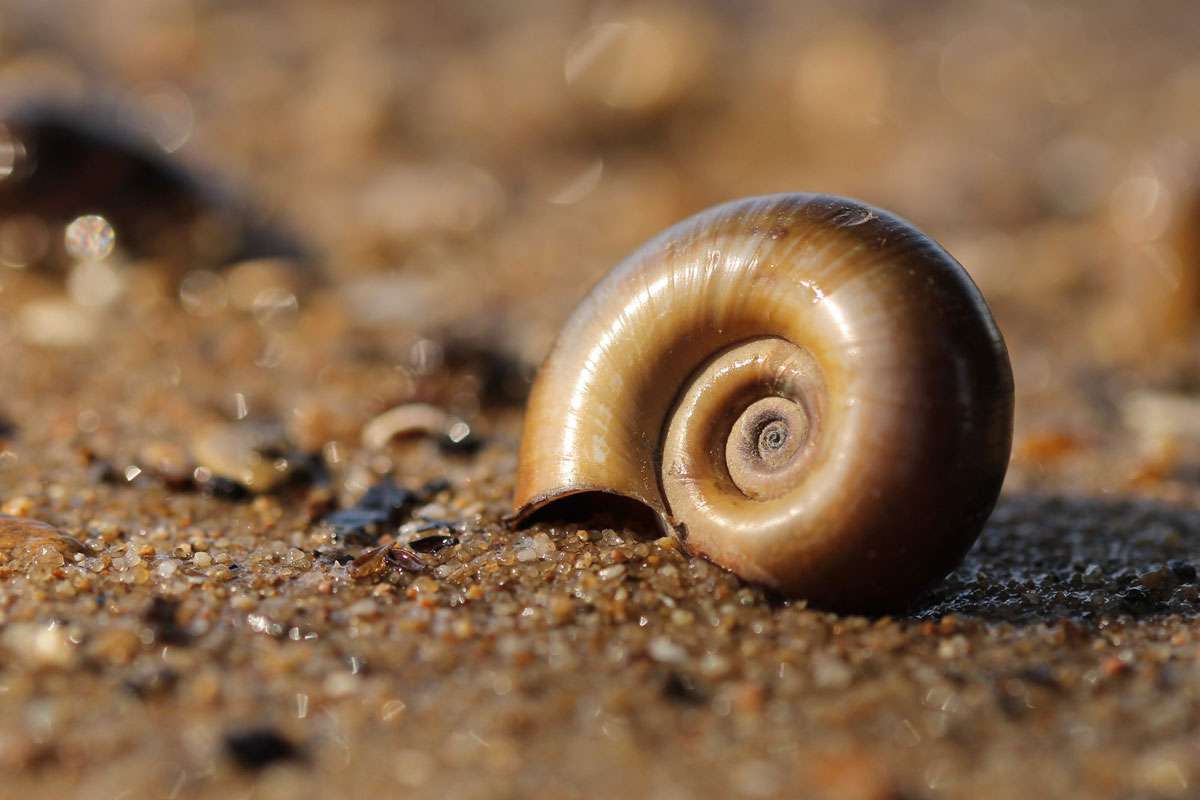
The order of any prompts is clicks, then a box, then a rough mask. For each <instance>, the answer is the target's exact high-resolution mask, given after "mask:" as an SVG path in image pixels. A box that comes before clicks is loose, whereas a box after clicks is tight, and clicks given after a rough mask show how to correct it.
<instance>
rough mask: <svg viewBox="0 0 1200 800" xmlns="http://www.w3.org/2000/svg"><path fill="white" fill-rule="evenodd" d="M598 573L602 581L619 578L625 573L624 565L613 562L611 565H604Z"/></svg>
mask: <svg viewBox="0 0 1200 800" xmlns="http://www.w3.org/2000/svg"><path fill="white" fill-rule="evenodd" d="M598 574H599V575H600V580H602V581H609V580H612V579H613V578H619V577H621V576H622V575H624V574H625V565H624V564H613V565H612V566H611V567H605V568H604V569H602V570H600V572H599V573H598Z"/></svg>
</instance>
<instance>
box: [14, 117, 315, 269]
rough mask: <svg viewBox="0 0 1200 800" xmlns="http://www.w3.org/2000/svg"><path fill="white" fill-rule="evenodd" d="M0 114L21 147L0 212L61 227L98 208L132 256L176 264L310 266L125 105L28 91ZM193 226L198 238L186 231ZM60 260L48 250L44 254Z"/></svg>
mask: <svg viewBox="0 0 1200 800" xmlns="http://www.w3.org/2000/svg"><path fill="white" fill-rule="evenodd" d="M0 121H2V122H3V124H4V126H5V128H6V129H7V130H8V132H9V134H10V135H11V136H12V137H13V138H14V139H15V140H16V142H17V144H18V152H19V153H21V157H20V158H19V159H18V161H17V163H16V165H15V168H14V171H13V172H12V174H11V175H10V176H9V177H8V179H6V180H5V181H4V182H3V183H0V218H2V217H7V216H11V215H16V214H31V215H33V216H36V217H39V218H40V219H41V220H43V221H44V222H46V223H48V224H51V225H66V224H68V223H70V222H71V221H72V220H74V219H76V218H77V217H79V216H81V215H84V214H98V215H100V216H102V217H104V218H105V219H106V220H107V221H108V222H109V223H110V224H111V225H112V226H113V228H114V229H115V231H116V233H117V241H118V243H119V244H120V246H121V247H122V248H124V249H125V250H126V251H127V252H129V253H130V254H131V255H132V256H134V257H136V258H143V257H145V258H153V259H156V260H158V261H160V262H163V263H167V264H172V265H175V266H176V267H177V268H178V269H180V270H182V269H185V268H194V267H196V266H205V265H221V264H229V263H234V262H237V261H243V260H247V259H252V258H265V257H271V256H274V257H282V258H287V259H289V260H291V261H294V262H297V263H311V259H310V257H309V256H308V254H307V252H306V248H304V247H303V246H301V245H300V244H299V243H298V242H297V241H296V240H295V239H294V238H293V237H292V236H291V235H289V234H286V233H283V232H282V231H281V230H280V228H279V226H278V225H277V224H273V223H268V222H267V221H266V220H265V219H264V218H263V216H262V215H261V214H259V213H258V212H257V211H256V210H254V209H252V208H251V205H250V203H248V202H247V201H246V200H245V199H243V198H241V197H239V196H238V195H237V194H236V193H234V192H231V191H229V190H228V189H227V188H226V187H224V186H222V185H220V184H219V182H218V181H216V180H215V179H213V178H212V177H211V176H206V175H202V174H201V173H200V172H199V171H198V170H196V169H194V168H192V167H190V166H187V165H185V164H184V162H183V161H182V160H180V159H179V158H178V157H176V156H173V155H171V154H170V153H168V152H167V151H166V150H164V149H163V147H162V146H160V145H159V144H158V143H157V142H156V141H155V140H154V138H153V137H152V136H151V135H150V128H149V126H148V125H145V124H142V123H141V121H140V119H139V114H138V113H137V109H136V108H131V107H130V106H129V104H128V103H125V102H123V101H120V100H118V99H116V98H108V99H99V100H90V101H88V102H85V103H68V102H63V101H60V100H49V99H40V98H35V99H32V100H26V101H23V102H20V103H17V104H15V105H12V106H10V107H9V108H7V109H5V110H4V111H3V113H0ZM201 229H203V230H205V231H208V235H204V236H198V235H196V234H197V233H198V232H199V231H200V230H201ZM61 238H62V237H61V236H58V237H55V239H56V240H61ZM65 258H66V256H65V253H64V252H62V251H57V252H51V253H48V254H47V258H46V261H47V262H49V263H50V264H54V263H59V264H61V263H65Z"/></svg>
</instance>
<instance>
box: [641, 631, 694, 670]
mask: <svg viewBox="0 0 1200 800" xmlns="http://www.w3.org/2000/svg"><path fill="white" fill-rule="evenodd" d="M646 652H647V653H649V655H650V657H651V658H653V659H654V660H655V661H660V662H662V663H664V664H681V663H683V662H684V661H687V657H688V652H687V650H685V649H684V648H683V647H682V646H680V645H678V644H676V643H675V642H673V641H671V640H670V639H668V638H666V637H665V636H658V637H655V638H653V639H651V640H650V644H649V646H648V647H647V648H646Z"/></svg>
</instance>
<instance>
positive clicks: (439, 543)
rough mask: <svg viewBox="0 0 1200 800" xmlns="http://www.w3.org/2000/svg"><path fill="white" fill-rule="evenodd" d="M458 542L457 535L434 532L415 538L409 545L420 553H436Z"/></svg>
mask: <svg viewBox="0 0 1200 800" xmlns="http://www.w3.org/2000/svg"><path fill="white" fill-rule="evenodd" d="M456 544H458V539H457V538H456V537H454V536H450V535H448V534H445V533H434V534H431V535H429V536H422V537H421V538H420V539H414V540H413V541H411V542H409V543H408V546H409V547H410V548H412V549H413V550H416V551H417V552H418V553H436V552H438V551H439V550H444V549H445V548H447V547H453V546H454V545H456Z"/></svg>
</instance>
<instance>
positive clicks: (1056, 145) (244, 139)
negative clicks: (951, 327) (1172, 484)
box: [0, 0, 1200, 486]
mask: <svg viewBox="0 0 1200 800" xmlns="http://www.w3.org/2000/svg"><path fill="white" fill-rule="evenodd" d="M1194 17H1195V11H1194V9H1193V8H1192V6H1191V5H1190V4H1188V3H1184V2H1179V3H1169V2H1164V3H1156V4H1154V6H1153V8H1152V9H1149V10H1148V9H1146V8H1144V7H1142V6H1137V5H1134V4H1102V5H1101V6H1097V5H1096V4H1094V3H1086V2H1079V3H1054V4H1040V3H991V2H968V3H936V2H920V3H903V4H897V3H887V2H849V3H840V2H839V3H816V2H808V3H793V2H754V3H738V2H726V1H724V0H713V1H712V2H700V3H665V2H646V3H616V2H613V3H597V2H522V3H505V4H496V3H487V2H462V3H454V4H436V5H430V4H426V3H396V2H357V3H353V4H349V5H347V4H343V3H335V2H263V3H254V4H237V3H226V2H196V1H193V0H187V1H184V0H163V1H162V2H153V3H151V2H141V1H140V0H113V1H112V2H105V3H84V2H79V3H70V2H41V1H35V0H28V2H23V1H22V0H7V2H5V3H4V4H3V7H2V9H0V119H4V120H6V122H5V123H4V124H5V127H3V128H0V212H2V215H3V220H2V222H0V307H2V310H3V317H2V318H0V337H3V341H4V342H5V348H6V353H8V354H14V355H11V356H10V355H6V360H9V359H10V358H12V359H14V360H16V361H18V362H20V359H19V358H17V356H16V355H15V354H18V353H38V354H42V355H40V356H38V357H36V358H31V360H30V361H29V362H28V364H29V365H30V371H29V372H27V373H23V372H22V371H21V370H22V367H21V366H20V365H19V364H18V365H16V366H14V367H12V369H13V370H14V372H13V373H12V374H13V376H14V379H16V378H17V377H18V376H21V379H22V380H25V381H28V382H29V384H30V385H34V384H37V383H39V382H44V383H49V384H52V383H54V382H55V381H58V380H59V379H61V377H62V376H61V374H56V373H54V372H53V370H51V369H49V368H48V367H47V366H46V364H45V363H44V355H45V353H46V352H52V353H55V354H62V353H63V352H64V351H65V352H67V353H70V352H74V353H75V355H69V354H68V355H64V358H67V359H68V361H70V360H71V359H76V358H80V359H84V360H87V356H86V353H88V352H92V353H95V352H97V350H98V349H99V350H103V351H105V352H107V353H108V354H109V358H110V359H111V360H112V361H113V363H114V365H116V364H118V363H121V360H122V358H127V359H128V363H127V365H128V366H130V367H131V368H133V369H134V370H135V371H136V370H137V369H139V366H140V365H143V364H147V363H148V362H147V361H146V359H147V358H150V356H149V355H148V354H147V350H146V349H145V347H143V346H142V345H137V346H136V347H135V346H134V345H131V344H129V342H130V341H131V339H130V336H131V334H130V329H134V330H138V331H142V332H143V333H144V334H146V335H147V336H149V337H150V338H156V337H157V339H158V340H159V341H160V343H161V344H162V345H163V349H162V350H159V351H157V352H159V353H160V354H161V352H163V351H166V352H176V353H178V352H179V351H181V350H187V349H188V348H187V347H180V348H174V349H173V345H171V344H170V342H172V341H177V342H180V343H184V342H194V341H195V340H196V337H197V335H198V334H197V331H203V332H204V336H206V337H209V338H210V339H213V340H214V341H219V342H220V341H223V342H225V343H226V345H227V349H226V351H224V352H225V353H226V356H227V357H221V356H218V357H217V362H218V363H221V364H223V365H224V366H225V367H228V370H227V371H225V372H224V374H225V375H226V377H227V378H228V379H229V381H231V382H232V383H233V384H235V385H223V386H221V387H213V386H211V384H212V381H211V380H209V379H208V377H209V376H208V374H207V373H205V370H207V369H210V368H211V367H212V363H213V362H212V361H211V360H210V361H206V362H204V363H203V364H200V365H197V364H192V363H189V362H188V361H187V360H186V359H182V358H176V359H174V360H173V361H172V366H170V369H173V370H175V372H173V373H172V374H173V376H174V377H172V378H171V379H170V380H171V381H174V382H175V383H176V384H178V383H180V382H186V383H187V384H188V385H189V386H190V387H192V388H193V389H194V391H195V392H196V393H198V394H199V395H201V396H205V395H211V397H210V398H209V400H211V403H209V404H210V405H218V406H222V407H224V408H225V409H226V411H228V408H229V405H230V403H231V402H232V401H230V400H229V399H228V398H229V397H231V396H233V395H235V394H236V395H238V396H241V397H243V398H245V397H255V396H256V395H257V396H258V399H257V400H256V404H252V409H251V410H252V411H262V410H263V409H267V410H269V411H270V412H271V413H273V414H275V415H277V416H283V417H288V418H291V417H296V416H298V417H301V418H305V419H308V418H321V419H324V420H325V422H326V423H328V424H329V425H332V426H333V427H334V429H335V430H334V431H333V433H329V432H328V431H318V432H315V433H312V432H310V433H311V435H309V436H307V438H310V439H312V440H313V444H314V445H319V444H321V440H322V437H326V438H325V441H328V440H329V438H336V437H335V436H334V434H336V433H337V432H338V431H339V430H350V431H353V430H356V429H357V427H360V426H361V425H362V424H363V422H364V421H365V420H367V419H369V418H370V416H371V415H372V414H373V413H377V412H378V411H380V410H382V409H384V408H386V407H389V406H391V405H394V404H395V403H397V402H399V401H402V400H404V399H406V398H411V397H414V396H422V395H428V396H431V397H434V399H437V400H438V401H439V402H440V403H441V404H443V405H447V406H448V407H450V408H451V410H453V411H454V412H455V413H457V414H460V415H461V416H463V417H464V418H467V419H472V418H475V417H477V416H478V415H479V414H480V413H481V412H482V411H483V410H486V406H487V405H488V397H487V396H486V395H487V393H488V391H489V390H487V389H486V388H485V389H481V386H483V385H484V384H488V382H489V381H492V382H493V383H494V382H495V381H496V380H498V381H500V382H501V384H503V385H501V386H500V387H499V388H498V389H497V388H496V387H495V386H492V389H496V392H498V393H499V395H500V396H501V399H504V400H507V401H509V404H510V405H514V406H515V405H519V402H520V400H521V399H522V397H523V386H522V382H525V381H527V379H528V375H529V373H530V371H531V370H532V368H533V366H534V365H536V364H537V363H538V362H539V361H540V359H541V357H542V356H543V355H544V353H545V351H546V349H547V348H548V346H549V343H550V341H551V340H552V338H553V336H554V333H555V331H556V330H557V327H558V325H559V324H560V323H561V321H562V319H563V318H564V317H565V316H566V315H567V314H568V313H569V311H570V309H571V308H572V307H573V306H574V304H575V303H576V302H577V301H578V299H579V298H580V297H581V296H582V295H583V294H584V293H585V292H586V290H587V288H588V287H589V286H590V285H591V284H592V283H593V282H594V281H595V280H596V279H597V277H598V276H599V275H601V274H602V273H603V272H604V271H605V270H606V269H608V268H609V267H610V266H611V265H612V264H614V263H615V262H616V261H617V260H619V259H620V258H621V257H622V256H623V255H625V254H626V253H628V252H629V251H630V250H632V249H633V248H634V247H636V246H637V245H638V244H639V243H640V242H642V241H643V240H645V239H646V238H647V237H649V236H650V235H652V234H654V233H655V232H657V231H659V230H660V229H662V228H664V227H666V226H668V225H670V224H671V223H673V222H675V221H677V220H679V219H681V218H682V217H684V216H686V215H689V214H691V213H693V212H695V211H697V210H700V209H702V208H704V207H706V206H708V205H711V204H713V203H716V202H720V201H724V200H728V199H732V198H735V197H739V196H744V195H750V194H762V193H768V192H777V191H795V190H805V191H821V192H829V193H838V194H845V195H849V196H853V197H857V198H860V199H862V200H865V201H867V202H869V203H872V204H876V205H880V206H883V207H886V208H888V209H890V210H892V211H894V212H896V213H898V214H900V215H901V216H904V217H906V218H908V219H909V220H911V221H912V222H914V223H915V224H916V225H917V226H918V227H920V228H922V229H923V230H925V231H926V232H928V233H929V234H931V235H932V236H934V237H935V238H937V239H938V240H939V241H941V242H942V243H943V244H944V245H945V246H946V247H947V248H948V249H949V250H950V251H951V252H952V253H953V254H954V255H955V256H956V257H957V258H958V259H959V260H960V261H961V262H962V263H963V264H964V265H965V266H966V267H967V268H968V270H969V271H970V272H971V274H972V275H973V276H974V278H975V280H976V281H977V282H978V283H979V285H980V287H981V288H982V290H983V291H984V294H985V295H986V297H987V299H988V301H989V302H990V303H991V305H992V307H993V310H994V311H995V313H996V315H997V317H998V319H999V321H1000V324H1001V327H1002V329H1003V330H1004V332H1005V335H1006V337H1007V338H1008V342H1009V346H1010V349H1011V351H1012V356H1013V361H1014V366H1015V370H1016V378H1017V387H1018V392H1019V400H1018V403H1019V406H1018V453H1017V454H1018V461H1019V462H1020V461H1021V459H1025V460H1028V461H1033V462H1047V463H1049V462H1053V463H1054V464H1060V465H1061V464H1063V463H1069V462H1070V459H1071V458H1072V457H1073V456H1074V455H1077V454H1078V453H1080V452H1082V451H1083V450H1085V449H1087V448H1088V447H1096V446H1103V445H1104V444H1105V443H1106V442H1110V440H1111V439H1112V437H1114V436H1117V437H1118V438H1119V436H1120V435H1121V432H1122V431H1126V432H1127V431H1128V430H1130V429H1133V430H1134V432H1135V433H1137V435H1138V438H1137V441H1138V442H1139V445H1138V449H1137V452H1138V456H1137V458H1138V459H1141V458H1142V457H1143V456H1145V455H1146V454H1147V452H1149V453H1150V456H1148V457H1149V458H1150V460H1151V461H1152V462H1154V463H1153V464H1150V466H1149V467H1147V465H1146V464H1143V463H1142V462H1141V461H1139V462H1138V463H1137V464H1135V465H1133V466H1132V467H1131V468H1130V470H1131V472H1130V474H1132V475H1133V477H1134V478H1135V479H1136V478H1137V476H1138V475H1140V474H1141V471H1142V470H1143V468H1144V467H1145V468H1147V469H1149V470H1150V472H1152V473H1153V472H1155V470H1158V472H1162V471H1163V469H1165V467H1162V465H1161V464H1160V463H1159V462H1161V461H1162V460H1163V459H1164V458H1168V457H1170V458H1174V457H1175V456H1176V455H1177V454H1178V452H1179V451H1180V447H1179V446H1178V445H1179V442H1178V441H1175V440H1176V439H1179V438H1180V437H1182V438H1183V439H1184V440H1187V439H1188V436H1189V435H1195V433H1196V431H1197V429H1200V410H1197V409H1195V408H1193V407H1192V405H1191V400H1190V394H1189V392H1190V391H1191V389H1192V388H1193V387H1194V385H1196V384H1197V383H1200V381H1198V380H1197V378H1198V375H1200V373H1197V370H1196V363H1195V362H1196V360H1195V358H1194V356H1193V351H1194V345H1195V338H1196V315H1197V309H1198V308H1200V306H1198V305H1197V303H1198V297H1200V294H1198V292H1200V289H1198V281H1200V278H1198V274H1200V273H1198V270H1200V254H1198V247H1197V241H1196V232H1195V220H1196V219H1197V185H1198V184H1197V182H1196V165H1197V163H1200V57H1198V56H1197V54H1196V49H1195V42H1194V37H1193V35H1192V33H1191V30H1192V26H1191V25H1188V24H1181V23H1182V21H1185V20H1192V19H1194ZM151 331H153V333H151ZM26 347H28V348H32V350H24V349H21V348H26ZM47 348H49V350H47ZM130 348H134V349H132V350H131V349H130ZM138 348H141V349H138ZM246 348H249V349H250V350H253V351H254V352H253V353H251V355H250V356H249V357H243V356H244V355H246V353H245V350H246ZM216 350H217V352H222V351H221V348H220V347H217V348H216ZM80 353H84V354H85V355H79V354H80ZM122 354H125V355H124V356H123V355H122ZM72 363H75V362H72ZM164 363H165V362H164ZM364 364H365V368H364V369H363V370H362V373H363V374H362V376H361V377H362V380H361V381H360V382H358V383H356V384H353V386H354V388H353V389H348V388H346V387H347V383H346V379H347V373H355V374H357V373H356V372H355V371H356V370H357V369H358V368H359V367H361V366H363V365H364ZM380 364H384V365H386V366H387V367H388V368H389V371H388V373H387V376H388V377H387V378H386V379H381V378H380V375H379V372H378V369H377V368H378V367H379V365H380ZM446 364H448V365H449V366H451V367H456V366H460V367H462V368H463V370H462V371H460V372H454V373H453V374H452V375H451V378H450V379H449V383H450V384H452V385H450V386H446V385H442V384H439V385H438V386H437V387H435V388H432V389H431V388H429V386H428V385H426V384H422V376H428V375H431V374H434V373H436V372H437V371H438V369H439V368H440V367H441V366H443V365H446ZM481 364H482V366H481ZM35 367H36V368H35ZM164 368H165V367H164ZM192 370H195V371H194V372H193V371H192ZM463 371H465V373H464V372H463ZM460 373H461V374H460ZM463 374H466V377H463ZM456 376H457V377H456ZM460 378H461V380H460ZM493 379H495V380H493ZM96 380H103V378H100V377H97V378H96ZM439 380H440V379H439ZM442 383H443V384H444V383H445V381H442ZM89 385H92V384H91V383H89ZM488 385H490V384H488ZM110 388H111V387H110ZM130 391H133V390H130V389H129V387H127V386H126V387H125V388H123V389H121V390H120V392H121V393H122V396H123V397H126V398H129V397H130ZM481 392H482V394H481ZM134 394H138V396H139V397H140V396H141V394H140V393H138V392H134ZM30 402H32V400H29V399H25V400H23V399H21V398H14V399H12V400H11V401H10V405H12V404H16V405H18V406H19V405H21V404H22V403H30ZM53 402H54V401H51V403H53ZM1147 409H1149V410H1147ZM9 410H10V413H13V414H15V413H17V410H13V409H11V408H10V409H9ZM84 410H85V411H88V410H90V411H92V414H89V415H86V419H85V421H84V425H83V427H84V428H85V429H86V428H88V427H91V428H92V429H93V430H91V431H86V432H88V433H95V434H98V435H102V434H103V433H104V432H105V430H107V429H108V428H109V427H110V426H115V427H114V428H113V430H115V429H116V428H119V427H120V423H119V421H116V420H110V418H109V414H108V413H106V412H103V411H99V410H96V409H91V408H90V407H89V408H86V409H84ZM64 413H65V412H64ZM71 413H72V414H73V415H75V416H77V415H78V413H77V410H75V409H72V410H71ZM198 413H199V412H198ZM93 415H95V416H96V418H95V419H93ZM306 415H307V416H306ZM134 416H137V417H138V419H139V420H141V419H143V418H144V416H145V415H144V414H135V415H134ZM151 416H153V415H151ZM339 418H340V419H339ZM1164 419H1165V420H1167V421H1166V422H1162V420H1164ZM331 420H332V421H331ZM1148 420H1157V421H1148ZM314 424H315V423H314ZM110 432H111V431H110ZM297 437H298V438H306V434H305V433H304V432H303V431H301V432H299V433H296V434H295V436H294V437H293V438H297ZM1167 440H1171V441H1170V442H1167ZM1122 441H1123V440H1122ZM1164 442H1167V443H1165V444H1164ZM1185 443H1186V442H1185ZM1156 465H1157V466H1156ZM1155 474H1157V473H1155ZM1019 476H1020V473H1018V477H1017V478H1015V480H1018V479H1019ZM1109 477H1111V476H1109ZM1126 477H1128V475H1126V474H1125V473H1122V476H1121V477H1120V478H1119V479H1117V481H1116V484H1115V485H1119V486H1124V485H1125V484H1124V483H1123V481H1124V480H1125V478H1126ZM1104 480H1108V478H1104ZM1135 482H1136V481H1135ZM1106 485H1107V484H1106Z"/></svg>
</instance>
